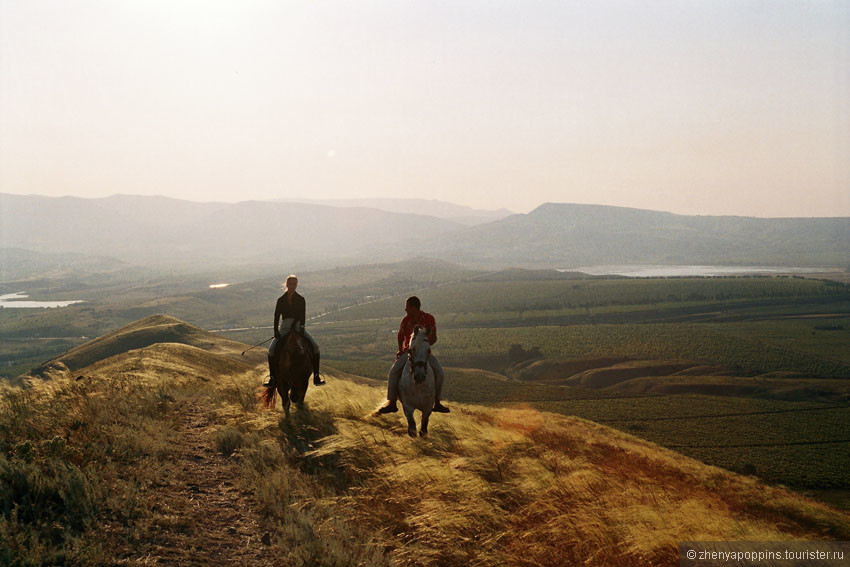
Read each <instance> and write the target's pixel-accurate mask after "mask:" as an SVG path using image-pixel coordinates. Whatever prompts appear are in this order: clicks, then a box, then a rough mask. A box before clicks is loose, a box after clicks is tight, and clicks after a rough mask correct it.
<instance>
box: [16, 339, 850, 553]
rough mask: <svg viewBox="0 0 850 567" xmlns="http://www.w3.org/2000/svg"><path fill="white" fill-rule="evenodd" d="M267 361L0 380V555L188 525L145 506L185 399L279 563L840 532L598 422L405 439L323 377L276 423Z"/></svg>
mask: <svg viewBox="0 0 850 567" xmlns="http://www.w3.org/2000/svg"><path fill="white" fill-rule="evenodd" d="M262 373H263V369H262V368H261V367H259V368H256V369H255V370H252V371H249V372H245V371H244V366H243V365H241V364H239V363H235V362H233V360H232V359H231V358H229V357H226V356H220V355H214V354H210V353H208V352H206V351H203V350H201V349H199V348H197V347H192V346H187V345H178V344H155V345H153V346H150V347H147V348H144V349H140V350H136V351H130V352H127V353H124V354H120V355H118V356H115V357H112V358H109V359H106V360H103V361H100V362H98V363H96V364H94V365H92V366H89V367H87V368H84V369H81V371H80V373H79V375H81V376H83V378H82V379H79V380H77V379H74V378H71V377H66V378H56V379H54V380H52V381H48V382H41V381H39V382H37V383H35V385H33V386H32V387H31V388H29V389H8V390H6V391H4V392H3V393H2V397H1V398H0V404H2V410H1V411H0V563H2V564H4V565H5V564H9V565H21V566H23V565H41V564H63V563H64V564H74V565H101V564H103V565H106V564H114V563H116V562H117V561H118V560H119V558H118V557H116V556H115V553H116V552H115V551H114V550H115V549H122V548H123V549H126V548H127V547H128V546H131V547H132V546H134V545H136V544H138V543H139V542H144V541H149V540H150V538H154V537H156V534H158V533H160V534H161V533H163V531H166V532H167V531H181V530H189V529H191V522H190V521H189V519H188V518H186V517H184V516H180V515H168V514H164V513H163V512H161V510H162V509H163V503H161V502H154V501H153V500H152V499H153V496H152V494H153V492H154V491H153V490H152V487H155V486H156V484H157V483H158V482H159V480H160V479H161V477H162V476H163V475H164V473H165V472H166V471H167V468H168V467H169V466H170V464H171V462H172V461H173V460H174V458H175V457H176V455H175V454H174V451H175V449H174V447H175V446H176V445H177V443H176V441H177V440H178V439H176V437H175V436H176V435H177V433H176V429H175V427H174V424H175V423H176V422H177V420H178V418H179V417H180V415H181V411H183V410H184V407H185V403H186V400H187V399H190V398H191V399H192V400H193V402H192V403H194V404H195V407H198V404H199V403H201V401H202V402H203V407H204V408H206V409H204V411H205V412H207V413H205V414H204V415H209V416H210V417H211V418H212V423H213V424H215V425H214V427H215V431H213V432H211V433H210V445H211V446H212V447H213V448H215V449H216V450H218V451H219V452H220V453H222V454H225V455H230V461H229V462H236V463H238V470H241V474H242V478H241V479H234V481H235V482H237V483H239V484H241V486H242V487H243V489H244V490H247V491H250V493H251V494H252V495H253V500H254V502H255V506H256V509H257V511H258V512H259V514H260V515H261V518H262V528H263V530H264V531H267V532H268V533H269V536H270V540H271V541H270V545H271V546H272V547H273V548H274V549H275V550H277V553H278V555H276V556H275V557H274V558H273V559H274V561H275V562H276V563H278V564H287V565H339V566H349V565H350V566H363V565H523V566H530V567H532V566H543V565H547V566H548V565H574V564H577V563H584V564H592V565H612V566H613V565H617V566H620V565H671V564H676V563H677V557H678V555H677V544H678V542H679V541H680V540H700V539H703V540H730V539H738V540H740V539H752V540H776V539H780V540H781V539H786V540H792V539H796V540H801V539H832V540H847V539H850V527H849V526H850V516H848V515H847V514H845V513H842V512H839V511H836V510H834V509H832V508H829V507H827V506H825V505H823V504H820V503H817V502H814V501H811V500H807V499H805V498H803V497H801V496H799V495H796V494H794V493H792V492H789V491H786V490H784V489H781V488H772V487H768V486H765V485H763V484H761V483H759V482H758V481H757V480H755V479H754V478H751V477H741V476H737V475H734V474H732V473H728V472H726V471H723V470H721V469H717V468H713V467H708V466H705V465H703V464H701V463H699V462H697V461H694V460H691V459H688V458H686V457H683V456H681V455H679V454H677V453H674V452H672V451H669V450H665V449H662V448H659V447H657V446H655V445H652V444H650V443H648V442H645V441H642V440H639V439H637V438H634V437H631V436H629V435H627V434H624V433H621V432H618V431H615V430H612V429H609V428H606V427H603V426H600V425H598V424H595V423H593V422H589V421H584V420H581V419H578V418H568V417H563V416H558V415H553V414H547V413H542V412H539V411H536V410H534V409H531V408H528V409H490V408H483V407H478V406H471V405H462V404H452V413H451V414H450V415H435V416H434V417H433V419H432V422H431V428H430V430H431V435H430V437H428V438H424V439H423V438H420V439H410V438H409V437H408V436H407V427H406V423H405V422H404V419H403V417H402V416H401V414H400V413H399V414H394V415H390V416H382V417H378V416H375V415H374V414H373V411H374V409H375V408H376V406H377V405H378V404H379V403H380V402H381V401H382V398H383V388H382V387H374V386H369V385H366V384H360V383H355V382H353V381H350V380H347V379H342V378H340V377H339V376H340V375H337V374H335V373H334V372H333V371H330V372H329V373H328V374H327V375H326V378H327V381H328V384H327V386H324V387H322V388H313V387H311V388H310V389H309V391H308V393H307V403H306V405H305V406H304V407H302V408H293V410H292V412H291V415H290V416H289V417H288V418H285V417H284V416H283V413H282V412H281V411H280V409H279V408H278V409H276V410H275V411H271V412H270V411H260V410H259V409H258V407H257V403H256V390H257V388H258V386H259V382H260V379H261V376H262ZM75 374H77V373H75ZM199 396H205V397H204V398H199ZM199 400H201V401H199ZM234 459H235V461H234ZM166 504H167V503H166ZM156 510H160V512H156ZM222 533H226V529H223V530H222ZM102 541H105V542H106V543H99V542H102Z"/></svg>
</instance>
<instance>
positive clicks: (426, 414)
mask: <svg viewBox="0 0 850 567" xmlns="http://www.w3.org/2000/svg"><path fill="white" fill-rule="evenodd" d="M429 333H430V330H429V329H427V328H425V327H422V328H420V327H416V328H414V329H413V338H412V339H411V340H410V350H409V352H408V360H407V363H406V364H405V365H404V370H403V371H402V373H401V379H400V380H399V381H398V398H399V401H400V402H401V407H402V409H403V410H404V415H405V417H407V434H408V435H410V436H411V437H416V421H415V420H414V419H413V410H419V411H420V412H421V413H422V428H421V429H420V430H419V435H421V436H422V437H425V436H426V435H428V419H429V418H430V417H431V411H432V410H433V409H434V397H435V395H436V385H435V382H434V371H433V370H432V369H431V365H430V364H428V359H429V358H431V345H430V344H429V343H428V334H429Z"/></svg>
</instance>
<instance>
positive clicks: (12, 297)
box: [0, 291, 83, 309]
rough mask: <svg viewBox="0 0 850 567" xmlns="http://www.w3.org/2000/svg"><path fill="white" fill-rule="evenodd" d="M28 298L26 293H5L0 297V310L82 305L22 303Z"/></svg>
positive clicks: (55, 302)
mask: <svg viewBox="0 0 850 567" xmlns="http://www.w3.org/2000/svg"><path fill="white" fill-rule="evenodd" d="M28 297H29V296H28V295H27V294H26V292H23V291H19V292H18V293H7V294H6V295H0V308H7V309H37V308H42V309H45V308H53V307H67V306H68V305H73V304H74V303H83V302H82V301H22V300H24V299H27V298H28Z"/></svg>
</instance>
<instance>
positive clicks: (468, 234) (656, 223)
mask: <svg viewBox="0 0 850 567" xmlns="http://www.w3.org/2000/svg"><path fill="white" fill-rule="evenodd" d="M434 253H435V255H437V256H439V257H441V258H443V259H445V260H449V261H455V262H460V263H464V264H470V265H492V264H496V265H500V266H505V265H515V266H524V267H543V266H545V267H560V268H569V267H578V266H589V265H599V264H709V265H710V264H722V265H730V264H739V265H775V266H821V267H839V268H847V267H850V218H844V217H842V218H777V219H761V218H751V217H712V216H686V215H676V214H672V213H665V212H657V211H648V210H642V209H630V208H624V207H609V206H601V205H578V204H556V203H547V204H544V205H541V206H540V207H538V208H537V209H535V210H533V211H532V212H530V213H528V214H525V215H513V216H510V217H507V218H504V219H502V220H499V221H495V222H492V223H489V224H485V225H481V226H476V227H472V228H468V229H466V230H464V231H461V232H455V233H451V234H446V235H437V236H435V238H434Z"/></svg>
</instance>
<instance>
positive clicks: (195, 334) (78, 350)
mask: <svg viewBox="0 0 850 567" xmlns="http://www.w3.org/2000/svg"><path fill="white" fill-rule="evenodd" d="M157 343H181V344H187V345H192V346H195V347H198V348H202V349H204V350H207V351H210V352H213V353H216V354H221V355H225V356H230V357H233V358H237V359H239V358H240V353H241V352H242V351H244V350H245V348H246V345H243V344H242V343H238V342H236V341H232V340H230V339H227V338H224V337H220V336H218V335H215V334H213V333H208V332H207V331H204V330H203V329H201V328H199V327H196V326H194V325H191V324H189V323H186V322H184V321H181V320H179V319H175V318H174V317H170V316H168V315H151V316H150V317H145V318H144V319H140V320H138V321H136V322H134V323H130V324H129V325H127V326H125V327H122V328H120V329H118V330H116V331H113V332H111V333H108V334H106V335H103V336H102V337H98V338H96V339H94V340H91V341H88V342H86V343H83V344H81V345H79V346H77V347H75V348H73V349H71V350H69V351H68V352H66V353H65V354H63V355H61V356H58V357H56V358H54V359H52V360H50V361H48V362H46V363H45V364H44V365H43V366H42V367H40V368H36V369H34V371H33V374H34V375H39V373H40V372H43V371H44V370H45V369H49V368H51V367H53V368H55V367H56V366H59V365H60V364H64V365H65V366H66V367H67V368H68V369H69V370H71V371H72V372H73V371H76V370H79V369H80V368H83V367H85V366H88V365H90V364H94V363H95V362H97V361H99V360H103V359H106V358H109V357H111V356H115V355H117V354H122V353H125V352H127V351H129V350H132V349H139V348H144V347H146V346H150V345H152V344H157ZM263 352H264V349H262V348H261V349H259V350H257V349H255V350H253V351H251V354H250V357H249V359H248V360H253V361H255V362H259V361H261V360H262V358H261V355H262V353H263ZM258 355H259V356H258ZM242 360H245V359H244V358H243V359H242Z"/></svg>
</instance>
